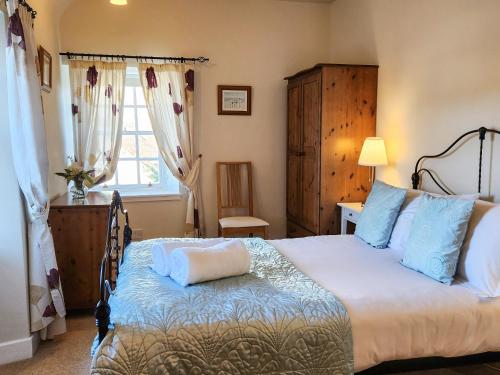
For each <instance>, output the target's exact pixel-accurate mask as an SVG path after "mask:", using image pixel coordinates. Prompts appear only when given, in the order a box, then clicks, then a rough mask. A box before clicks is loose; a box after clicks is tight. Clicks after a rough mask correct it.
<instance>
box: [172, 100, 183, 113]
mask: <svg viewBox="0 0 500 375" xmlns="http://www.w3.org/2000/svg"><path fill="white" fill-rule="evenodd" d="M182 111H183V109H182V105H181V104H179V103H174V112H175V114H176V115H177V116H179V115H180V114H181V113H182Z"/></svg>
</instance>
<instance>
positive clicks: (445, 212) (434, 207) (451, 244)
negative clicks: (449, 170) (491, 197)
mask: <svg viewBox="0 0 500 375" xmlns="http://www.w3.org/2000/svg"><path fill="white" fill-rule="evenodd" d="M473 208H474V201H471V200H465V199H453V198H440V197H433V196H430V195H429V194H424V195H423V197H422V202H421V203H420V206H419V207H418V209H417V212H416V213H415V217H414V219H413V222H412V224H411V229H410V237H409V239H408V243H407V245H406V251H405V254H404V257H403V260H402V261H401V264H402V265H404V266H406V267H408V268H411V269H414V270H415V271H419V272H422V273H423V274H425V275H427V276H429V277H432V278H433V279H435V280H437V281H440V282H442V283H445V284H448V285H449V284H451V283H452V281H453V276H454V275H455V272H456V270H457V263H458V258H459V256H460V248H461V247H462V243H463V242H464V238H465V233H466V232H467V226H468V225H469V219H470V216H471V214H472V209H473Z"/></svg>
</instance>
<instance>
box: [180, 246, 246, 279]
mask: <svg viewBox="0 0 500 375" xmlns="http://www.w3.org/2000/svg"><path fill="white" fill-rule="evenodd" d="M170 259H171V262H172V273H171V274H170V277H171V278H172V279H173V280H174V281H175V282H177V283H178V284H180V285H182V286H187V285H190V284H196V283H201V282H203V281H210V280H217V279H221V278H223V277H229V276H239V275H244V274H245V273H248V272H249V271H250V262H251V261H250V253H249V252H248V250H247V248H246V247H245V245H243V243H242V242H241V241H240V240H237V239H235V240H230V241H226V242H224V243H220V244H218V245H214V246H212V247H208V248H196V247H189V248H187V247H184V248H179V249H176V250H174V251H173V252H172V254H171V256H170Z"/></svg>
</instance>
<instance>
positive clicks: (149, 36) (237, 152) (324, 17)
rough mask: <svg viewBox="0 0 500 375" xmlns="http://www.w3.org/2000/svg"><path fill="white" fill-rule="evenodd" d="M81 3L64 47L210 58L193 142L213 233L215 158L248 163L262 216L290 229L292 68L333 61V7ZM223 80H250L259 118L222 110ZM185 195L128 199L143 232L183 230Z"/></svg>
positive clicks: (67, 17)
mask: <svg viewBox="0 0 500 375" xmlns="http://www.w3.org/2000/svg"><path fill="white" fill-rule="evenodd" d="M143 4H144V0H140V1H139V0H129V5H128V6H126V7H116V6H112V5H110V4H109V2H108V1H102V0H85V1H75V2H74V3H73V4H72V5H71V6H70V7H69V8H68V10H67V11H66V13H65V14H64V16H63V17H62V21H61V38H62V49H63V50H71V51H78V52H101V53H106V52H107V53H119V54H145V55H174V56H200V55H203V56H208V57H210V59H211V60H210V63H209V64H207V65H203V66H199V68H198V71H197V75H196V102H195V106H196V107H195V124H196V125H195V126H196V128H195V142H196V148H197V152H198V153H202V154H203V163H202V171H201V181H202V189H203V198H204V207H205V218H206V223H207V228H208V235H209V236H213V235H216V233H217V232H216V231H217V224H216V223H217V220H216V215H217V213H216V196H215V194H216V193H215V176H214V175H215V162H216V161H218V160H251V161H252V162H253V164H254V180H255V183H254V185H255V186H254V196H255V208H256V214H257V215H259V216H261V217H262V218H263V219H265V220H267V221H269V222H270V223H271V236H272V237H282V236H284V234H285V216H286V215H285V198H284V197H285V169H286V164H285V160H286V158H285V151H286V83H285V81H284V80H283V77H285V76H286V75H288V74H291V73H295V72H296V71H298V70H300V69H303V68H307V67H310V66H312V65H313V64H316V63H318V62H322V61H323V62H324V61H327V60H328V55H329V48H328V40H329V35H328V29H329V5H328V4H313V3H300V2H285V1H271V0H251V1H248V0H211V1H206V0H148V1H147V6H144V5H143ZM218 84H240V85H251V86H253V90H254V95H253V114H252V116H251V117H244V116H241V117H240V116H218V115H217V102H216V87H217V85H218ZM184 207H185V199H183V200H181V201H169V202H157V203H154V204H152V203H149V204H144V203H127V208H128V210H129V211H130V213H131V220H132V225H133V226H134V227H135V228H141V229H144V235H145V237H155V236H161V235H165V236H177V235H181V234H182V233H183V228H184V224H183V222H184V218H185V212H184Z"/></svg>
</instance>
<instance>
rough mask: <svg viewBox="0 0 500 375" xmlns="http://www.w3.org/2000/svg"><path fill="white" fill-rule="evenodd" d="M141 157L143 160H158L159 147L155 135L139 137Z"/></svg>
mask: <svg viewBox="0 0 500 375" xmlns="http://www.w3.org/2000/svg"><path fill="white" fill-rule="evenodd" d="M139 157H141V158H157V157H158V146H157V145H156V139H155V137H154V135H140V136H139Z"/></svg>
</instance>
